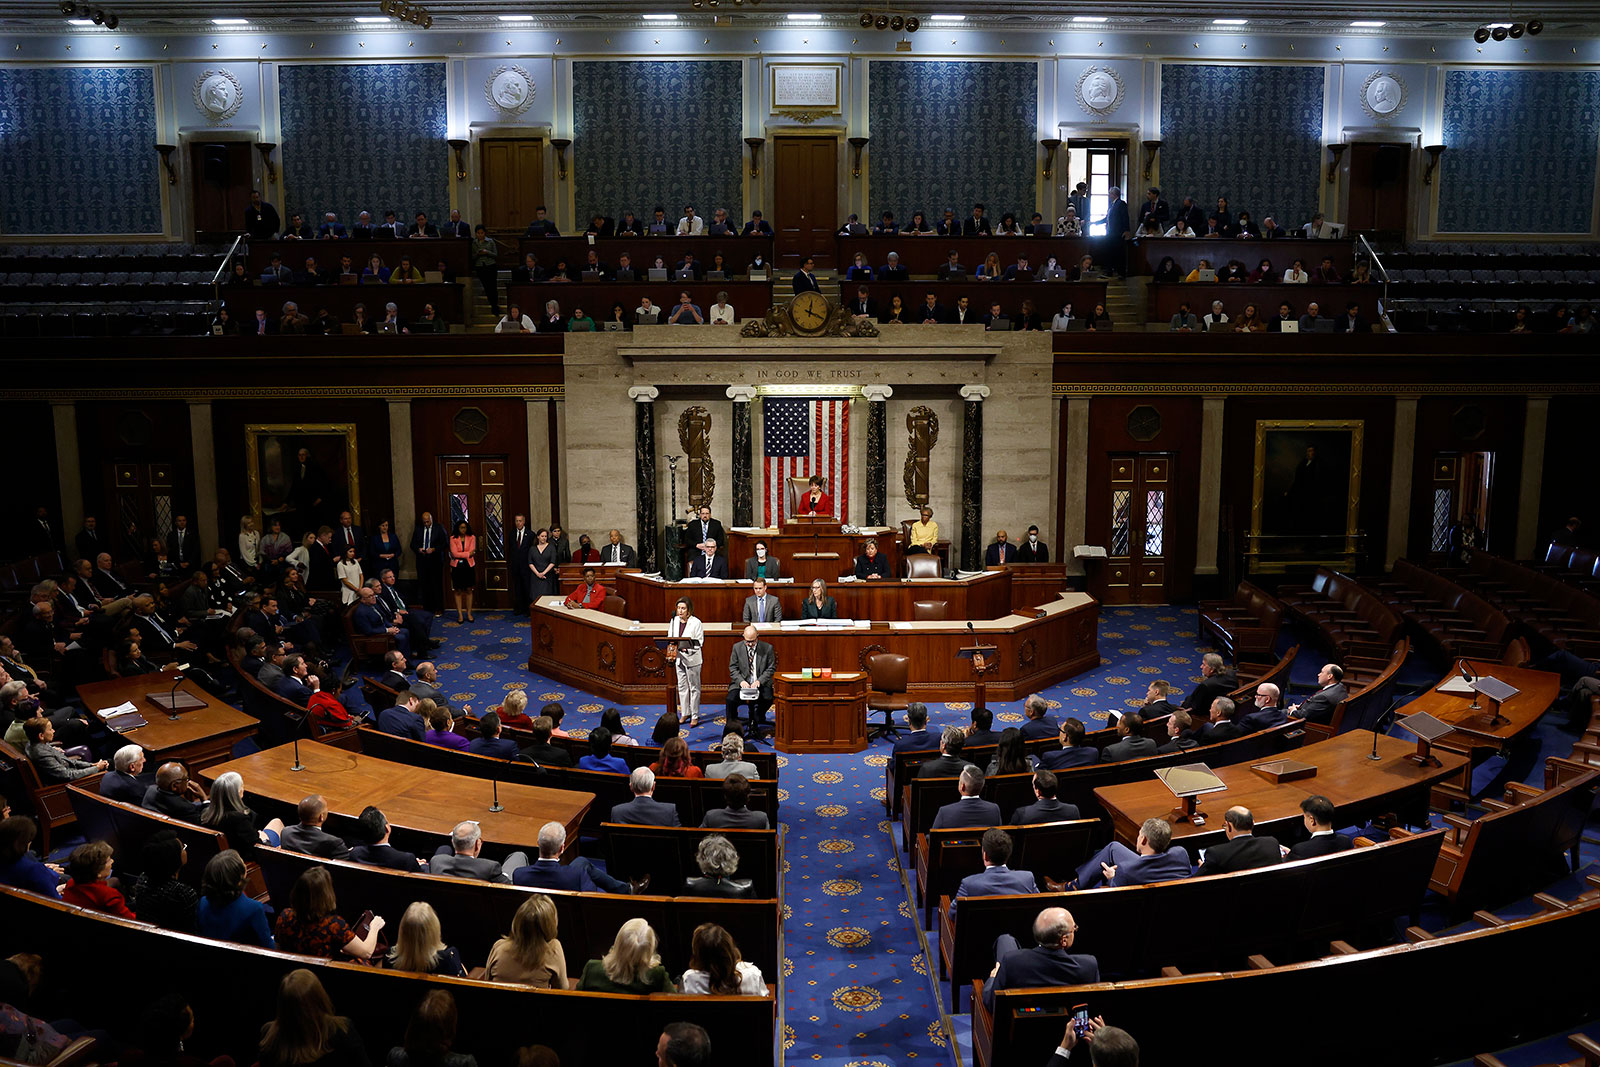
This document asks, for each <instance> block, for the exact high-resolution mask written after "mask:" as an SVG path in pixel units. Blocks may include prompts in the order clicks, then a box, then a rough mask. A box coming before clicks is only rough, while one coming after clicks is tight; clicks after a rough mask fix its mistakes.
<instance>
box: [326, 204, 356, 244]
mask: <svg viewBox="0 0 1600 1067" xmlns="http://www.w3.org/2000/svg"><path fill="white" fill-rule="evenodd" d="M362 214H363V215H365V214H366V212H365V211H363V212H362ZM346 236H347V235H346V233H345V229H344V223H342V222H340V221H339V216H338V215H336V214H334V213H333V212H331V211H328V212H324V213H323V216H322V225H321V226H318V227H317V237H318V239H320V240H323V241H339V240H343V239H344V238H345V237H346Z"/></svg>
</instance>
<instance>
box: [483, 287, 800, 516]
mask: <svg viewBox="0 0 1600 1067" xmlns="http://www.w3.org/2000/svg"><path fill="white" fill-rule="evenodd" d="M724 292H725V293H727V294H728V303H729V304H731V305H732V306H733V313H734V316H735V318H736V319H737V320H739V321H743V320H745V319H759V318H762V317H764V316H765V315H766V313H767V310H768V309H769V308H770V307H771V306H772V283H771V282H748V281H740V280H738V279H734V278H729V279H728V280H727V281H721V282H680V281H674V280H672V279H670V278H669V279H667V280H666V281H664V282H652V281H643V280H639V281H631V282H581V281H574V282H535V283H534V284H533V285H510V286H507V287H506V300H507V301H509V302H511V303H515V304H517V305H518V306H519V307H521V308H522V313H523V314H524V315H526V316H528V317H529V318H530V319H532V320H533V321H534V322H536V323H537V322H538V321H539V319H540V316H542V315H543V314H544V305H545V303H546V301H550V300H554V301H555V302H556V303H557V304H559V305H561V314H562V316H563V317H564V318H565V317H570V316H571V315H572V312H573V309H575V308H582V309H583V312H584V314H585V315H588V316H589V317H590V318H591V319H593V320H594V321H595V323H596V327H597V328H599V325H598V324H599V323H600V322H601V321H602V320H604V319H607V318H610V316H611V305H612V304H621V305H622V310H623V311H625V312H627V314H628V317H629V319H630V321H631V319H632V317H633V312H634V309H635V308H637V307H638V306H639V304H640V302H641V299H642V298H643V297H647V296H648V297H649V298H650V302H651V303H652V304H654V305H656V306H657V307H659V308H660V309H661V317H660V318H659V319H657V320H656V325H658V326H665V325H667V317H668V316H669V315H671V314H672V309H673V308H675V307H677V305H678V294H680V293H688V294H689V299H690V301H692V302H693V303H694V304H695V305H696V306H697V307H699V308H700V314H701V316H702V317H703V318H704V319H705V320H706V323H707V324H709V323H710V322H711V306H712V305H713V304H715V303H716V302H717V294H718V293H724ZM691 324H692V323H691ZM679 325H683V324H682V323H679ZM729 329H730V332H732V333H733V334H734V336H737V331H736V329H734V328H729ZM596 547H599V546H596Z"/></svg>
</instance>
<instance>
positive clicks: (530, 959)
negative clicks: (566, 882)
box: [484, 823, 567, 989]
mask: <svg viewBox="0 0 1600 1067" xmlns="http://www.w3.org/2000/svg"><path fill="white" fill-rule="evenodd" d="M553 825H555V826H557V827H559V826H560V824H559V823H555V824H553ZM541 851H542V849H541ZM556 865H557V866H558V867H559V866H560V863H559V861H557V863H556ZM556 934H557V922H556V906H555V904H554V903H553V902H552V901H551V899H550V897H549V896H547V895H546V894H544V893H529V894H528V896H527V898H526V899H525V900H523V902H522V904H521V905H520V906H519V907H518V908H517V911H516V914H515V915H513V916H512V917H511V932H510V933H509V934H507V935H506V936H505V937H502V938H501V939H500V940H498V941H496V942H495V943H494V947H493V948H491V949H490V950H489V960H488V962H487V963H485V964H484V978H485V979H487V980H488V981H490V982H511V983H515V984H517V985H527V986H533V987H534V988H535V989H566V988H567V955H566V952H565V951H564V950H563V949H562V947H561V942H560V940H559V939H558V938H557V937H556Z"/></svg>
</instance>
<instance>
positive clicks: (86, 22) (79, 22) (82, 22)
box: [67, 19, 94, 26]
mask: <svg viewBox="0 0 1600 1067" xmlns="http://www.w3.org/2000/svg"><path fill="white" fill-rule="evenodd" d="M67 25H68V26H93V25H94V19H68V20H67Z"/></svg>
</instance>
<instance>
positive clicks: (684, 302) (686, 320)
mask: <svg viewBox="0 0 1600 1067" xmlns="http://www.w3.org/2000/svg"><path fill="white" fill-rule="evenodd" d="M705 321H706V317H705V315H704V314H703V313H702V312H701V311H700V305H698V304H696V303H695V302H694V300H693V298H691V297H690V296H689V293H688V291H687V290H686V291H684V292H681V293H679V294H678V303H677V304H676V305H674V306H673V309H672V312H671V314H669V315H668V316H667V325H669V326H704V325H705Z"/></svg>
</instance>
